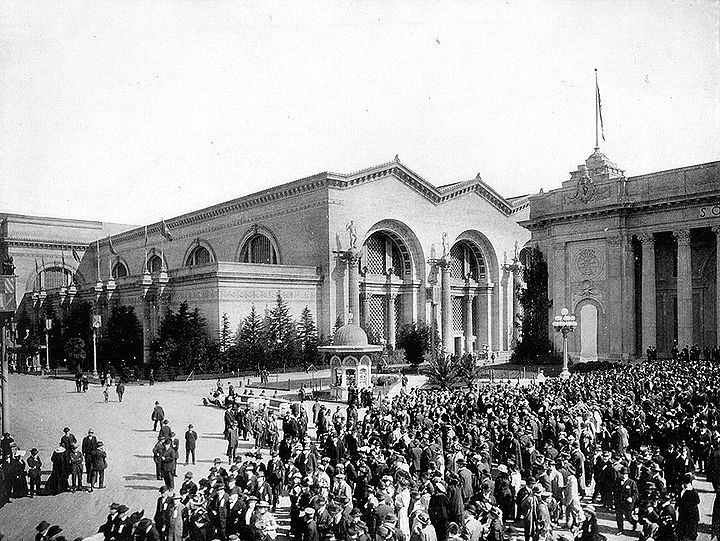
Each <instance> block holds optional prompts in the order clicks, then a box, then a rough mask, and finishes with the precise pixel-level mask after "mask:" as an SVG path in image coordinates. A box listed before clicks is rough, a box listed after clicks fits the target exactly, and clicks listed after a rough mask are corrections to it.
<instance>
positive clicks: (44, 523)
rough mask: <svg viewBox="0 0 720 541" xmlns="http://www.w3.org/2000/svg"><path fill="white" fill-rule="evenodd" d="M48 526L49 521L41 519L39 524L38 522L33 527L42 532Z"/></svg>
mask: <svg viewBox="0 0 720 541" xmlns="http://www.w3.org/2000/svg"><path fill="white" fill-rule="evenodd" d="M49 527H50V523H49V522H46V521H44V520H43V521H42V522H41V523H40V524H38V525H37V526H35V529H36V530H37V531H38V532H42V531H45V530H47V529H48V528H49Z"/></svg>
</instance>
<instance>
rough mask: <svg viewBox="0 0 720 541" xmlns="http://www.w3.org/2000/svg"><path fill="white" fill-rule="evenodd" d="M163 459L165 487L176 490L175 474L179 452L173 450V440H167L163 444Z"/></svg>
mask: <svg viewBox="0 0 720 541" xmlns="http://www.w3.org/2000/svg"><path fill="white" fill-rule="evenodd" d="M161 457H162V475H163V480H164V481H165V485H166V486H167V487H168V488H170V489H174V488H175V479H174V477H175V476H174V475H173V474H174V472H175V467H176V464H177V462H176V459H177V452H176V451H175V449H173V446H172V440H170V439H166V440H165V443H164V444H163V451H162V454H161Z"/></svg>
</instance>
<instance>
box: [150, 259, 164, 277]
mask: <svg viewBox="0 0 720 541" xmlns="http://www.w3.org/2000/svg"><path fill="white" fill-rule="evenodd" d="M147 268H148V271H149V272H150V274H156V273H158V272H160V271H161V270H162V259H160V256H159V255H152V256H150V259H148V262H147Z"/></svg>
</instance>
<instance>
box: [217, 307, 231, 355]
mask: <svg viewBox="0 0 720 541" xmlns="http://www.w3.org/2000/svg"><path fill="white" fill-rule="evenodd" d="M232 345H233V335H232V331H231V330H230V319H229V318H228V315H227V312H226V313H224V314H223V315H222V318H221V319H220V339H219V346H220V352H221V353H226V352H227V351H228V350H229V349H230V348H231V347H232Z"/></svg>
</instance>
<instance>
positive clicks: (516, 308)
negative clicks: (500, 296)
mask: <svg viewBox="0 0 720 541" xmlns="http://www.w3.org/2000/svg"><path fill="white" fill-rule="evenodd" d="M522 289H523V281H522V271H521V269H520V268H518V269H517V270H515V271H513V290H512V294H513V313H512V337H513V340H514V341H515V342H517V340H518V336H519V335H520V327H519V324H520V319H519V318H520V316H521V313H522V305H521V304H520V291H521V290H522Z"/></svg>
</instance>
